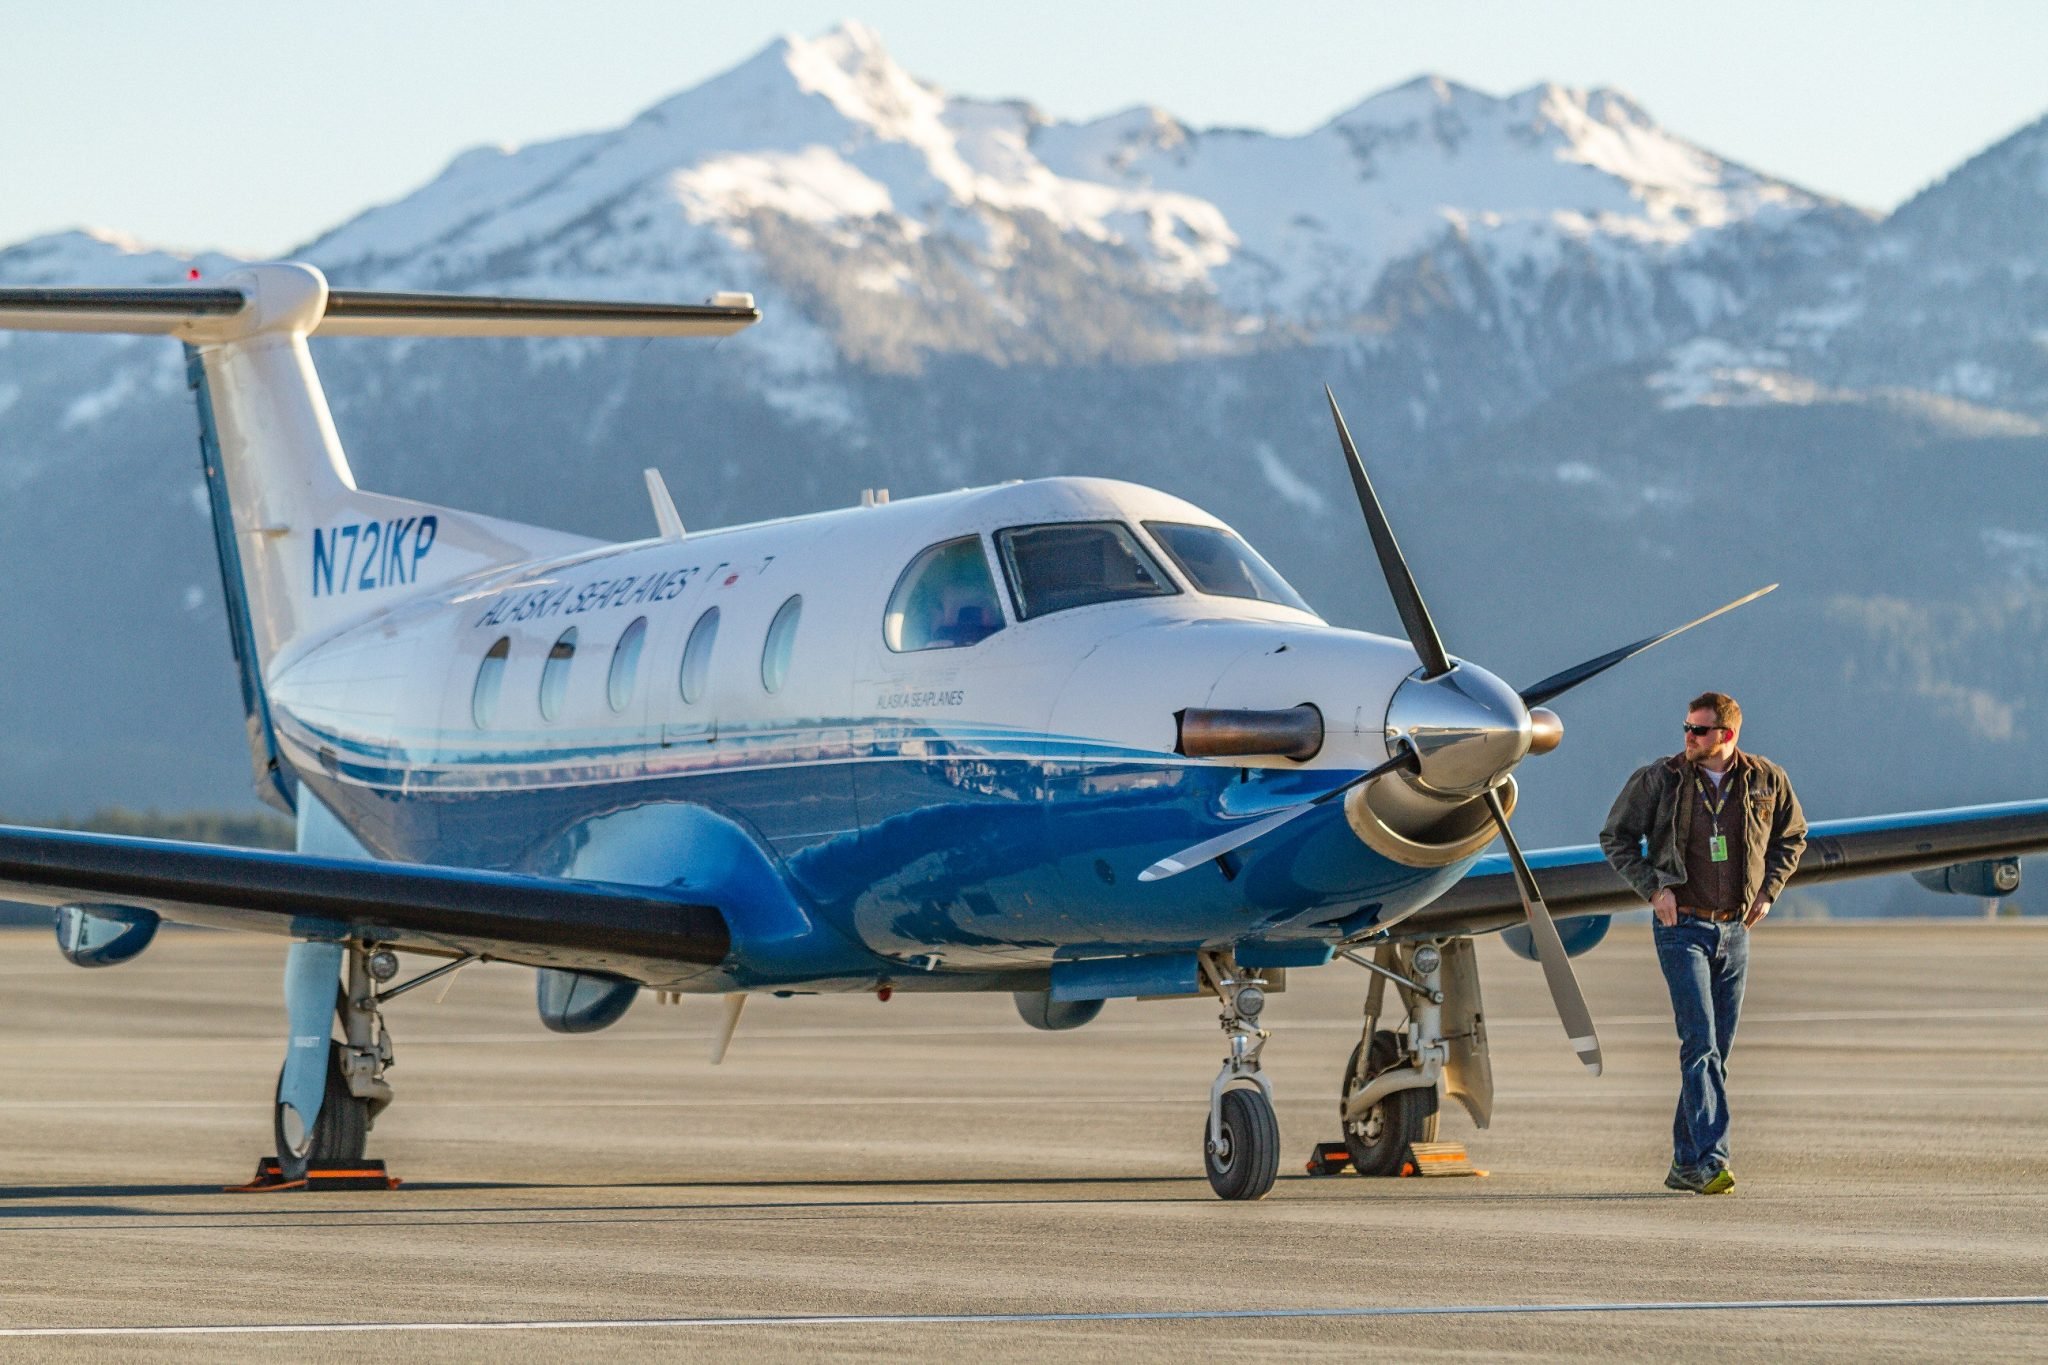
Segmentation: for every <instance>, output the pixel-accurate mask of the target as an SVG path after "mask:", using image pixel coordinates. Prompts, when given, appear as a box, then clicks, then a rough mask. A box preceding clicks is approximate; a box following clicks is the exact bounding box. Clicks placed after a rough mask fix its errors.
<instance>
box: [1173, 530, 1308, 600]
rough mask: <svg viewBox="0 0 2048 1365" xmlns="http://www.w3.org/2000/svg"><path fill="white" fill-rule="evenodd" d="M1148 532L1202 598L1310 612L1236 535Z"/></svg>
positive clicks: (1275, 571)
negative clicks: (1233, 599)
mask: <svg viewBox="0 0 2048 1365" xmlns="http://www.w3.org/2000/svg"><path fill="white" fill-rule="evenodd" d="M1145 529H1146V530H1148V531H1150V532H1151V533H1152V538H1153V539H1154V540H1156V541H1158V542H1159V548H1161V549H1162V550H1165V551H1166V553H1167V556H1168V557H1169V558H1171V559H1172V560H1173V562H1174V563H1175V564H1176V565H1178V566H1179V568H1180V571H1181V572H1182V573H1184V574H1186V575H1187V576H1188V582H1190V583H1192V584H1194V585H1195V590H1196V591H1197V592H1205V593H1210V594H1213V595H1215V596H1217V597H1248V598H1250V599H1251V600H1252V601H1254V602H1277V603H1279V604H1280V605H1281V606H1283V607H1293V608H1294V609H1295V610H1296V611H1309V605H1308V603H1306V602H1304V601H1302V600H1301V594H1299V593H1297V592H1296V591H1295V590H1294V589H1293V588H1291V587H1289V586H1288V584H1287V580H1286V579H1284V578H1282V577H1281V576H1280V574H1279V571H1278V570H1276V569H1275V568H1274V567H1273V566H1272V565H1271V564H1268V563H1267V562H1266V561H1265V560H1264V559H1262V558H1260V557H1259V552H1258V551H1257V550H1254V549H1253V548H1252V547H1251V546H1249V545H1247V544H1245V543H1244V542H1243V541H1242V540H1239V539H1238V538H1237V536H1236V534H1235V533H1234V532H1231V531H1226V530H1224V529H1223V528H1222V527H1220V526H1195V525H1190V524H1188V523H1186V522H1179V521H1148V522H1146V523H1145ZM1309 614H1310V615H1314V613H1313V612H1310V613H1309Z"/></svg>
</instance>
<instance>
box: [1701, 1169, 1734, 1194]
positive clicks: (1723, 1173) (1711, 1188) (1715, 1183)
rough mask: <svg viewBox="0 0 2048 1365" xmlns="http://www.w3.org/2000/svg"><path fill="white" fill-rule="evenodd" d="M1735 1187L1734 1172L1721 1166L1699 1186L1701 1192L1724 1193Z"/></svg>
mask: <svg viewBox="0 0 2048 1365" xmlns="http://www.w3.org/2000/svg"><path fill="white" fill-rule="evenodd" d="M1734 1188H1735V1172H1733V1171H1731V1170H1729V1169H1728V1168H1727V1167H1726V1166H1723V1167H1722V1168H1721V1169H1720V1170H1718V1171H1715V1172H1714V1173H1713V1174H1712V1175H1711V1176H1709V1177H1707V1183H1706V1184H1704V1185H1701V1186H1700V1187H1699V1191H1700V1193H1701V1194H1726V1193H1728V1191H1730V1190H1732V1189H1734Z"/></svg>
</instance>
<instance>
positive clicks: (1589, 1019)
mask: <svg viewBox="0 0 2048 1365" xmlns="http://www.w3.org/2000/svg"><path fill="white" fill-rule="evenodd" d="M1485 799H1486V809H1487V810H1488V811H1489V812H1490V813H1491V814H1492V815H1493V823H1494V824H1495V825H1496V826H1497V827H1498V828H1499V829H1500V841H1501V842H1502V843H1503V844H1505V845H1507V850H1508V861H1509V862H1510V863H1513V864H1514V868H1515V890H1516V891H1517V892H1518V893H1520V895H1521V897H1522V913H1523V914H1525V915H1527V916H1528V918H1529V937H1530V939H1531V941H1532V942H1534V943H1535V945H1536V960H1537V961H1538V962H1540V963H1542V964H1543V980H1544V984H1546V985H1548V986H1549V987H1550V1003H1551V1004H1552V1005H1553V1006H1555V1007H1556V1009H1557V1017H1558V1018H1559V1019H1560V1020H1562V1021H1563V1022H1564V1033H1565V1037H1567V1038H1569V1039H1571V1042H1572V1050H1573V1051H1574V1052H1577V1053H1578V1054H1579V1060H1580V1061H1581V1062H1584V1063H1585V1064H1586V1070H1588V1071H1590V1072H1592V1073H1593V1074H1594V1075H1595V1076H1597V1075H1599V1074H1600V1035H1599V1034H1598V1033H1597V1032H1596V1031H1595V1030H1594V1028H1593V1011H1592V1010H1590V1009H1588V1008H1587V1007H1586V997H1585V994H1584V993H1583V992H1582V991H1580V990H1579V977H1578V974H1577V973H1576V972H1574V971H1573V970H1572V959H1571V956H1570V954H1568V953H1566V952H1565V950H1564V940H1563V939H1561V938H1559V937H1558V936H1557V924H1556V923H1555V922H1554V921H1553V920H1552V919H1551V918H1550V907H1549V906H1547V905H1545V904H1544V903H1543V890H1542V888H1541V887H1539V886H1537V885H1536V874H1535V873H1534V872H1531V871H1530V870H1529V862H1528V859H1526V858H1524V857H1523V856H1522V846H1521V845H1520V844H1518V843H1516V842H1515V832H1514V831H1513V830H1512V829H1509V828H1508V812H1507V808H1506V807H1505V806H1503V805H1501V803H1500V792H1499V791H1497V790H1495V789H1493V788H1488V789H1487V792H1486V797H1485Z"/></svg>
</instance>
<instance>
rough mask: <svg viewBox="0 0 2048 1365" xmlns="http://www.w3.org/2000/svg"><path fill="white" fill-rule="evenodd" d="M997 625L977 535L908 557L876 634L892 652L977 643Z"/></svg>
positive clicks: (998, 614)
mask: <svg viewBox="0 0 2048 1365" xmlns="http://www.w3.org/2000/svg"><path fill="white" fill-rule="evenodd" d="M1002 628H1003V606H1002V603H1000V602H998V601H997V600H996V582H995V579H993V578H991V577H990V576H989V572H988V559H987V558H986V557H985V556H984V555H983V554H982V552H981V537H979V536H963V537H961V538H960V539H959V540H949V541H947V542H946V543H945V544H943V545H934V546H932V547H931V548H930V549H929V550H926V551H925V552H924V553H923V554H921V555H919V556H918V557H917V558H916V559H913V560H911V561H910V567H909V568H907V569H905V570H904V571H903V577H902V578H900V579H898V580H897V583H896V591H895V592H894V593H892V594H890V596H889V610H888V611H887V612H886V613H885V614H884V615H883V617H882V638H883V639H884V640H886V641H887V642H888V645H889V648H891V649H893V650H895V651H896V652H897V653H898V654H908V653H911V652H913V651H915V650H920V649H958V648H960V647H961V646H962V645H973V644H979V643H981V642H982V641H983V640H986V639H987V638H988V637H989V636H991V635H993V634H995V633H996V632H997V631H999V630H1001V629H1002Z"/></svg>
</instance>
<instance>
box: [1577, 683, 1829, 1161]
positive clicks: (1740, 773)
mask: <svg viewBox="0 0 2048 1365" xmlns="http://www.w3.org/2000/svg"><path fill="white" fill-rule="evenodd" d="M1741 732H1742V708H1741V707H1740V706H1737V705H1736V704H1735V699H1734V698H1733V697H1730V696H1726V695H1724V694H1722V693H1720V692H1705V693H1702V694H1701V695H1699V696H1697V697H1695V698H1693V701H1692V705H1691V706H1689V707H1687V708H1686V717H1685V751H1684V752H1683V753H1680V754H1676V755H1674V756H1673V757H1670V758H1661V759H1658V760H1657V761H1656V762H1655V763H1651V764H1647V765H1645V766H1644V767H1641V768H1638V769H1636V771H1635V772H1634V773H1633V774H1632V775H1631V776H1630V777H1629V779H1628V782H1627V783H1626V784H1624V785H1623V787H1622V789H1621V795H1620V796H1618V797H1616V798H1615V799H1614V809H1613V810H1611V811H1609V812H1608V815H1607V827H1606V828H1605V829H1603V830H1601V831H1600V847H1601V850H1602V851H1603V852H1605V853H1606V854H1607V861H1608V862H1610V863H1613V864H1614V870H1615V871H1617V872H1619V873H1621V875H1622V876H1623V877H1624V878H1626V879H1627V880H1628V883H1629V885H1631V886H1633V887H1634V888H1635V889H1636V891H1637V892H1638V893H1639V894H1640V895H1641V896H1642V898H1643V899H1644V900H1646V901H1648V902H1649V903H1650V909H1651V911H1652V912H1653V913H1654V914H1655V915H1656V917H1657V923H1656V926H1655V928H1654V929H1653V930H1652V932H1653V934H1654V935H1655V937H1656V941H1657V963H1658V965H1659V966H1661V967H1662V968H1663V969H1664V983H1665V985H1667V986H1669V987H1670V989H1671V1011H1672V1014H1673V1015H1674V1017H1675V1019H1676V1022H1677V1024H1678V1113H1677V1115H1676V1116H1675V1117H1674V1118H1673V1119H1672V1121H1671V1172H1670V1174H1669V1175H1666V1176H1665V1177H1664V1184H1665V1186H1666V1187H1667V1188H1669V1189H1674V1190H1690V1191H1692V1192H1693V1193H1695V1194H1725V1193H1726V1192H1728V1191H1729V1190H1732V1189H1734V1188H1735V1175H1734V1173H1733V1172H1731V1171H1730V1170H1729V1169H1728V1076H1727V1069H1728V1052H1729V1049H1730V1048H1731V1047H1733V1046H1734V1043H1735V1019H1736V1016H1737V1015H1738V1014H1739V1013H1740V1012H1741V1010H1742V986H1743V978H1744V976H1745V975H1746V974H1747V972H1748V970H1749V931H1750V928H1751V927H1752V926H1754V925H1755V924H1756V923H1757V922H1758V921H1760V920H1761V919H1763V917H1764V916H1765V915H1768V914H1769V913H1771V902H1772V901H1774V900H1776V899H1777V898H1778V895H1779V893H1780V892H1782V891H1783V890H1784V889H1785V883H1786V882H1787V881H1789V880H1790V879H1791V877H1792V872H1793V870H1794V869H1795V868H1797V867H1798V866H1799V855H1800V854H1801V853H1802V852H1803V851H1804V850H1805V848H1806V817H1805V815H1803V814H1802V813H1801V812H1800V809H1799V798H1798V797H1797V796H1795V795H1793V793H1792V783H1791V780H1790V779H1789V778H1787V777H1786V776H1785V770H1784V769H1783V768H1780V767H1779V766H1778V765H1777V764H1775V763H1773V762H1771V761H1770V760H1769V759H1767V758H1759V757H1758V756H1757V755H1755V754H1746V753H1742V752H1740V751H1739V750H1738V749H1737V748H1736V747H1735V742H1736V739H1737V737H1738V736H1739V735H1740V734H1741Z"/></svg>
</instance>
